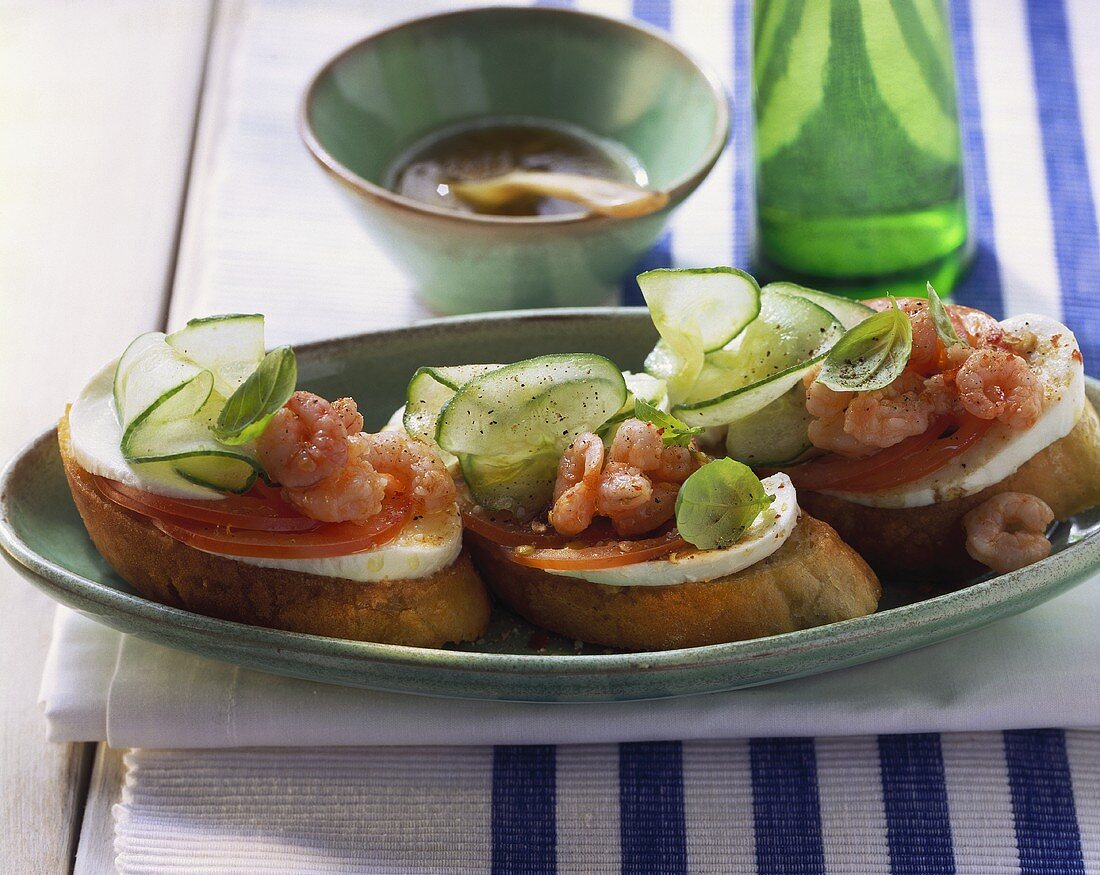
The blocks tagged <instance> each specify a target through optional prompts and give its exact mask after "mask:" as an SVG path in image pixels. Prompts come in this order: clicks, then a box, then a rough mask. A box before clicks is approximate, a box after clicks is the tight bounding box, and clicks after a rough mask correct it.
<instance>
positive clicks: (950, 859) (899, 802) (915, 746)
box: [878, 734, 955, 875]
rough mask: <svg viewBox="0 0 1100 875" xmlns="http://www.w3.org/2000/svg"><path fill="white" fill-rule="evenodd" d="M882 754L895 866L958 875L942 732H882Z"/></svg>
mask: <svg viewBox="0 0 1100 875" xmlns="http://www.w3.org/2000/svg"><path fill="white" fill-rule="evenodd" d="M878 755H879V768H880V769H881V771H882V802H883V807H884V808H885V812H886V842H887V844H888V845H889V849H890V871H891V872H893V873H894V875H953V873H954V872H955V854H954V851H953V849H952V844H951V819H950V816H949V813H948V808H947V783H946V781H945V778H944V771H943V753H942V751H941V750H940V737H939V735H936V734H921V735H917V734H910V735H880V736H879V739H878Z"/></svg>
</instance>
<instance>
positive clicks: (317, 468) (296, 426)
mask: <svg viewBox="0 0 1100 875" xmlns="http://www.w3.org/2000/svg"><path fill="white" fill-rule="evenodd" d="M344 400H347V401H350V399H342V400H341V403H342V401H344ZM354 406H355V403H354V402H351V409H352V410H354ZM355 415H356V416H358V413H357V412H356V413H355ZM353 420H354V417H350V416H349V415H348V407H347V405H342V406H340V407H339V408H338V409H334V406H333V405H332V404H329V402H328V401H326V400H325V399H324V398H321V397H320V396H319V395H314V394H313V393H312V392H295V393H294V394H293V395H291V396H290V399H289V400H288V401H287V402H286V404H285V405H284V406H283V407H282V408H281V409H280V410H278V411H277V412H276V413H275V415H274V416H273V417H272V418H271V422H269V423H268V425H267V428H265V429H264V432H263V434H261V435H260V437H259V439H258V440H257V441H256V452H257V454H258V456H259V459H260V463H261V464H262V465H263V466H264V470H265V471H267V473H268V475H269V476H270V477H271V478H272V479H274V480H276V481H278V482H279V483H281V484H282V485H283V486H287V487H290V488H292V489H302V488H305V487H309V486H313V485H314V484H316V483H319V482H320V481H322V480H324V479H325V478H326V477H329V476H331V475H333V474H335V473H337V472H338V471H339V470H340V469H341V468H343V467H344V465H346V464H347V461H348V423H349V422H350V423H351V424H352V425H354V421H353ZM359 422H360V423H362V417H360V418H359Z"/></svg>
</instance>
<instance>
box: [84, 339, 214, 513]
mask: <svg viewBox="0 0 1100 875" xmlns="http://www.w3.org/2000/svg"><path fill="white" fill-rule="evenodd" d="M117 364H118V360H117V359H116V360H115V361H113V362H110V363H108V364H107V365H106V366H104V368H103V369H102V370H101V371H100V372H99V373H98V374H96V375H95V376H94V377H92V380H91V382H90V383H88V385H87V386H85V387H84V391H83V392H81V393H80V395H79V397H78V398H77V399H76V401H74V402H73V404H72V406H71V407H70V408H69V436H70V440H71V443H72V450H73V458H74V459H76V463H77V464H78V465H79V466H80V467H81V468H83V469H84V470H85V471H90V472H91V473H92V474H98V475H99V476H100V477H106V478H107V479H109V480H117V481H118V482H119V483H124V484H125V485H127V486H132V487H133V488H134V489H140V490H142V491H143V492H152V493H153V494H155V495H167V496H170V497H172V498H191V499H210V500H212V501H216V500H219V499H221V498H223V497H224V496H223V495H222V494H221V493H220V492H216V491H214V490H213V489H207V488H206V487H204V486H197V485H196V484H194V483H191V482H189V481H187V480H185V479H184V478H183V477H181V476H180V475H179V474H177V473H176V471H175V469H174V468H173V467H172V464H171V463H170V462H142V463H141V464H139V465H131V464H130V463H129V462H127V461H126V459H125V458H123V456H122V426H121V424H120V423H119V421H118V414H117V413H116V412H115V399H114V391H113V387H114V378H115V365H117Z"/></svg>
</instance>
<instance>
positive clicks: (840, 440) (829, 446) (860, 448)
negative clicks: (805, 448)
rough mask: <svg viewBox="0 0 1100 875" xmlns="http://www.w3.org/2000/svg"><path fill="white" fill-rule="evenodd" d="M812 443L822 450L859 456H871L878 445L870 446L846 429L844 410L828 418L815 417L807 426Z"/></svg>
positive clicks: (842, 454) (807, 433) (807, 432)
mask: <svg viewBox="0 0 1100 875" xmlns="http://www.w3.org/2000/svg"><path fill="white" fill-rule="evenodd" d="M806 435H807V437H809V439H810V443H811V444H813V445H814V446H815V447H817V448H818V449H820V450H827V451H828V452H831V453H837V454H838V455H841V456H848V457H850V458H859V457H860V456H869V455H871V453H873V452H875V451H876V449H877V447H872V446H868V445H867V444H865V443H863V442H862V441H860V440H857V439H856V438H854V437H852V436H851V435H850V434H848V432H846V431H845V430H844V411H843V410H842V411H841V412H840V413H838V414H836V415H835V416H830V417H829V418H828V419H815V420H813V421H811V422H810V424H809V425H808V426H807V428H806Z"/></svg>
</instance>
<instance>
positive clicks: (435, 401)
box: [401, 365, 503, 440]
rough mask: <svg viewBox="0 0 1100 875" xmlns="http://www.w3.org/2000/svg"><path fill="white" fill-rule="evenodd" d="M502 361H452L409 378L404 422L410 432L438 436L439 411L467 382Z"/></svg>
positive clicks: (406, 429)
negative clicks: (481, 362) (436, 432)
mask: <svg viewBox="0 0 1100 875" xmlns="http://www.w3.org/2000/svg"><path fill="white" fill-rule="evenodd" d="M501 367H503V366H502V365H451V366H448V367H428V368H420V369H419V370H417V372H416V373H415V374H413V377H412V379H411V380H410V381H409V388H408V390H407V391H406V395H405V398H406V400H405V412H404V414H403V415H402V418H401V422H402V424H403V425H404V426H405V431H407V432H408V433H409V434H413V435H419V436H420V437H425V438H429V439H431V440H435V428H436V423H437V421H438V419H439V411H440V410H442V409H443V405H444V404H446V403H447V402H448V401H450V400H451V398H452V397H454V394H455V392H457V391H458V390H459V389H460V388H462V386H463V385H464V384H465V383H468V382H469V381H470V380H472V379H473V378H474V377H480V376H481V375H482V374H487V373H489V371H495V370H497V369H499V368H501Z"/></svg>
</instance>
